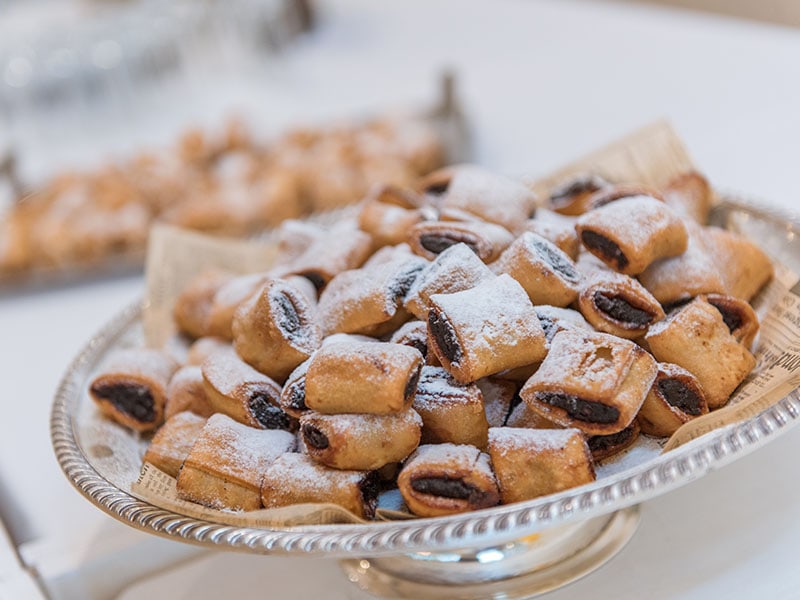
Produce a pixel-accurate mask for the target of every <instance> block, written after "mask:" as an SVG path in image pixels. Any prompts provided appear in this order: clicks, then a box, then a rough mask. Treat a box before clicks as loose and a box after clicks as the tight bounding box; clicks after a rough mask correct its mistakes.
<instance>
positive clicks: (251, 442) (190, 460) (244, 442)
mask: <svg viewBox="0 0 800 600" xmlns="http://www.w3.org/2000/svg"><path fill="white" fill-rule="evenodd" d="M295 447H296V438H295V436H294V435H293V434H291V433H289V432H288V431H280V430H263V429H254V428H253V427H248V426H247V425H243V424H241V423H239V422H237V421H234V420H233V419H231V418H230V417H228V416H226V415H221V414H216V415H212V416H211V417H210V418H209V419H208V421H207V422H206V424H205V427H203V431H201V432H200V435H199V436H198V438H197V441H195V443H194V445H193V446H192V449H191V450H190V451H189V455H188V456H187V457H186V460H184V462H183V467H182V468H181V470H180V472H179V473H178V484H177V490H178V496H179V497H180V498H182V499H183V500H189V501H191V502H196V503H198V504H204V505H205V506H210V507H211V508H217V509H229V510H257V509H259V508H261V479H262V477H263V476H264V471H266V469H267V467H268V466H269V465H270V464H272V463H273V462H274V461H275V460H277V458H278V457H279V456H281V455H282V454H284V453H286V452H293V451H294V449H295Z"/></svg>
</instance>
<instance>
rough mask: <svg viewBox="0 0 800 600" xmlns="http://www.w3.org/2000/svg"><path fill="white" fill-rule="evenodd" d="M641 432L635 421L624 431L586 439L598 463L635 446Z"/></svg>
mask: <svg viewBox="0 0 800 600" xmlns="http://www.w3.org/2000/svg"><path fill="white" fill-rule="evenodd" d="M640 432H641V428H640V427H639V423H638V421H637V420H636V419H634V420H633V422H632V423H631V424H630V425H628V426H627V427H626V428H625V429H623V430H622V431H618V432H616V433H609V434H608V435H592V436H589V437H588V438H586V443H587V444H588V445H589V451H590V452H591V453H592V458H593V459H594V460H595V462H597V461H600V460H605V459H606V458H611V457H612V456H616V455H617V454H620V453H621V452H623V451H624V450H627V449H628V448H630V447H631V446H633V444H634V442H636V440H637V439H639V433H640Z"/></svg>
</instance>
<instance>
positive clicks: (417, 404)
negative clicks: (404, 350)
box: [412, 367, 489, 448]
mask: <svg viewBox="0 0 800 600" xmlns="http://www.w3.org/2000/svg"><path fill="white" fill-rule="evenodd" d="M412 406H413V408H414V410H415V411H417V413H419V416H420V417H422V443H423V444H440V443H445V442H450V443H453V444H469V445H472V446H476V447H478V448H486V435H487V432H488V430H489V423H488V421H487V420H486V412H485V408H484V404H483V394H482V393H481V390H480V388H479V387H478V386H477V385H475V384H474V383H469V384H463V383H458V382H457V381H456V380H454V379H453V377H452V376H451V375H450V374H449V373H448V372H447V371H445V370H444V369H443V368H441V367H423V368H422V375H421V376H420V378H419V385H418V386H417V393H416V395H415V396H414V403H413V405H412Z"/></svg>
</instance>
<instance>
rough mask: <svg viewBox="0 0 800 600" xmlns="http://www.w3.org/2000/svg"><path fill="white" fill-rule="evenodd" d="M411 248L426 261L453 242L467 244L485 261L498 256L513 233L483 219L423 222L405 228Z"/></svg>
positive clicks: (508, 243) (511, 238) (510, 239)
mask: <svg viewBox="0 0 800 600" xmlns="http://www.w3.org/2000/svg"><path fill="white" fill-rule="evenodd" d="M406 241H408V245H409V246H411V249H412V250H413V251H414V252H415V253H416V254H419V255H420V256H422V257H425V258H427V259H428V260H433V259H435V258H436V257H437V256H438V255H439V254H441V253H442V252H444V251H445V250H447V249H448V248H450V247H451V246H454V245H456V244H466V246H467V247H468V248H469V249H470V250H472V251H473V252H474V253H475V254H476V255H477V256H478V258H480V259H481V260H482V261H483V262H485V263H490V262H493V261H494V260H496V259H497V257H498V256H500V253H501V252H503V250H505V249H506V248H508V246H509V245H510V244H511V242H513V241H514V236H513V235H511V233H510V232H509V231H508V230H507V229H505V228H504V227H501V226H500V225H495V224H494V223H486V222H485V221H425V222H424V223H418V224H417V225H415V226H414V227H412V228H411V229H410V230H409V231H408V237H407V238H406Z"/></svg>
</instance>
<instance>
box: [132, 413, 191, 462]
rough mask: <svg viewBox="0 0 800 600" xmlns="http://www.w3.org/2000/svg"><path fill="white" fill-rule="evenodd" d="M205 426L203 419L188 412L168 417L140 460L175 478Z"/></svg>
mask: <svg viewBox="0 0 800 600" xmlns="http://www.w3.org/2000/svg"><path fill="white" fill-rule="evenodd" d="M205 424H206V419H205V417H201V416H198V415H196V414H194V413H190V412H181V413H178V414H176V415H174V416H172V417H170V418H169V419H167V422H166V423H164V424H163V425H162V426H161V427H160V428H159V430H158V431H156V434H155V435H154V436H153V439H152V441H151V442H150V445H149V446H148V447H147V452H145V453H144V458H143V459H142V460H143V461H144V462H147V463H150V464H151V465H153V466H154V467H156V468H158V469H160V470H161V471H163V472H164V473H166V474H167V475H170V476H172V477H177V476H178V471H180V469H181V465H182V464H183V461H184V460H186V457H187V456H189V451H190V450H191V449H192V446H193V445H194V443H195V441H196V440H197V438H198V437H199V436H200V432H201V431H203V426H204V425H205Z"/></svg>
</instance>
